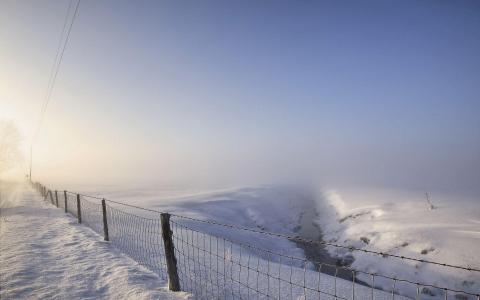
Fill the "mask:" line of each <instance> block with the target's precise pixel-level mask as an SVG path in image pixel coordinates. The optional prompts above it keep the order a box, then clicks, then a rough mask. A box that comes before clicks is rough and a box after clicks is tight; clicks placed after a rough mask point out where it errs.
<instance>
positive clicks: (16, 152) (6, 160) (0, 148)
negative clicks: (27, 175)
mask: <svg viewBox="0 0 480 300" xmlns="http://www.w3.org/2000/svg"><path fill="white" fill-rule="evenodd" d="M20 158H21V155H20V132H19V131H18V129H17V126H15V124H14V123H13V122H11V121H2V120H0V175H2V174H3V173H5V172H6V171H8V170H10V169H11V168H13V167H14V166H15V164H17V163H18V162H19V160H20Z"/></svg>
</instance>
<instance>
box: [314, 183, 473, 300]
mask: <svg viewBox="0 0 480 300" xmlns="http://www.w3.org/2000/svg"><path fill="white" fill-rule="evenodd" d="M430 198H431V201H432V202H433V205H434V209H430V208H429V206H428V204H427V201H426V195H425V194H422V193H419V192H418V193H414V192H405V191H402V192H399V191H392V190H349V191H342V192H336V191H333V190H330V191H327V192H323V193H321V197H320V199H321V201H318V209H317V210H318V212H319V215H318V218H317V223H318V224H319V226H320V227H321V228H322V231H323V235H324V239H325V240H327V241H331V242H335V243H338V244H341V245H349V246H354V247H357V248H362V249H368V250H374V251H381V252H386V253H389V254H396V255H400V256H408V257H413V258H417V259H423V260H429V261H434V262H440V263H447V264H452V265H460V266H465V267H470V268H476V269H480V251H479V249H480V199H468V198H457V197H455V196H452V195H433V196H430ZM329 250H330V251H331V252H332V253H333V254H336V255H340V256H341V255H345V254H346V255H353V256H354V257H355V261H354V262H353V264H352V267H354V268H356V269H360V270H366V271H369V272H374V273H377V272H378V273H381V274H387V275H391V276H396V277H400V278H406V279H410V280H413V281H417V282H427V283H430V284H434V285H438V286H442V287H447V288H451V289H458V290H464V291H470V292H472V293H479V291H480V273H479V272H469V271H463V270H458V269H454V268H448V267H442V266H435V265H432V264H426V263H419V262H412V261H407V260H401V259H396V258H388V259H387V258H383V257H379V256H374V255H371V254H368V253H362V252H352V253H348V252H345V251H338V249H334V248H331V247H329Z"/></svg>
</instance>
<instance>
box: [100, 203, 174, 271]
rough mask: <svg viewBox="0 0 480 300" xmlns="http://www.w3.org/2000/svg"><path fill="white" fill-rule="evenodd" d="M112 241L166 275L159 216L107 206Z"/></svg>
mask: <svg viewBox="0 0 480 300" xmlns="http://www.w3.org/2000/svg"><path fill="white" fill-rule="evenodd" d="M107 218H108V227H109V236H110V242H111V243H112V244H113V245H114V246H115V247H117V248H118V249H120V250H122V251H123V252H124V253H125V254H127V255H128V256H130V257H131V258H133V259H134V260H136V261H137V262H138V263H140V264H141V265H143V266H145V267H147V268H148V269H150V270H151V271H153V272H155V273H157V274H158V275H159V276H160V277H161V278H163V279H165V280H166V279H167V277H166V265H165V251H164V247H163V241H162V232H161V226H160V219H159V218H158V216H157V218H148V217H143V216H138V215H134V214H131V213H128V212H125V211H122V210H120V209H117V208H114V207H112V206H107Z"/></svg>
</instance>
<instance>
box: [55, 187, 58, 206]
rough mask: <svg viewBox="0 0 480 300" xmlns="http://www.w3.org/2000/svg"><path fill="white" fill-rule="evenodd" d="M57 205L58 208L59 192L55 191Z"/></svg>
mask: <svg viewBox="0 0 480 300" xmlns="http://www.w3.org/2000/svg"><path fill="white" fill-rule="evenodd" d="M55 203H57V207H58V192H57V190H55Z"/></svg>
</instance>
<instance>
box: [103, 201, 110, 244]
mask: <svg viewBox="0 0 480 300" xmlns="http://www.w3.org/2000/svg"><path fill="white" fill-rule="evenodd" d="M102 212H103V237H104V240H106V241H109V238H108V223H107V205H106V204H105V199H102Z"/></svg>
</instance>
